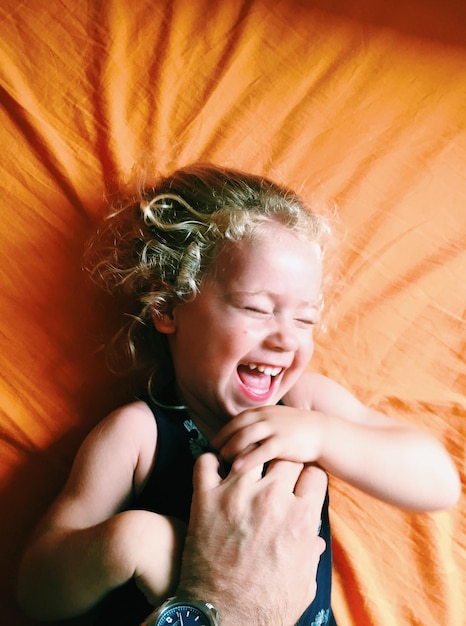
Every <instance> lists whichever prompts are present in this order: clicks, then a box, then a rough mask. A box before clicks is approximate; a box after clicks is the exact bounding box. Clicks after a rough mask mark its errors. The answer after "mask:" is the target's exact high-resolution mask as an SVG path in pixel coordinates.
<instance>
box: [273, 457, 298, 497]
mask: <svg viewBox="0 0 466 626" xmlns="http://www.w3.org/2000/svg"><path fill="white" fill-rule="evenodd" d="M302 470H303V464H302V463H296V462H295V461H283V460H281V459H274V460H273V461H271V462H270V463H269V464H268V467H267V471H266V473H265V478H267V479H268V480H273V481H277V482H279V483H280V485H282V486H283V488H284V490H286V491H289V492H290V493H293V492H294V491H295V488H296V483H297V481H298V479H299V476H300V475H301V472H302Z"/></svg>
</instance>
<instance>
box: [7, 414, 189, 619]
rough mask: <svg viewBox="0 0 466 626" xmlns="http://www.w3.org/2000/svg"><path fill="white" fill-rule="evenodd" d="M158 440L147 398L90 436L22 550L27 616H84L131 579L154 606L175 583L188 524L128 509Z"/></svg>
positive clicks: (21, 583) (20, 590) (23, 599)
mask: <svg viewBox="0 0 466 626" xmlns="http://www.w3.org/2000/svg"><path fill="white" fill-rule="evenodd" d="M156 442H157V428H156V423H155V420H154V418H153V415H152V413H151V412H150V409H149V408H148V407H147V406H146V405H145V404H144V403H135V404H133V405H129V406H127V407H125V408H123V409H121V410H119V411H116V412H115V413H113V414H112V415H110V416H109V417H108V418H107V419H105V420H104V421H103V422H102V423H101V424H99V425H98V426H97V427H96V428H95V429H94V430H93V431H92V432H91V433H90V435H89V436H88V437H87V438H86V440H85V442H84V443H83V445H82V446H81V448H80V450H79V452H78V454H77V456H76V459H75V462H74V464H73V468H72V471H71V474H70V477H69V480H68V482H67V484H66V486H65V488H64V489H63V491H62V493H61V494H60V495H59V497H58V498H57V500H56V501H55V502H54V503H53V504H52V506H51V508H50V510H49V512H48V513H47V514H46V516H45V517H44V519H43V520H42V521H41V523H40V524H39V527H38V528H37V530H36V532H35V533H34V536H33V538H32V540H31V541H30V543H29V545H28V547H27V549H26V551H25V553H24V556H23V559H22V562H21V566H20V572H19V581H18V597H19V600H20V603H21V605H22V607H23V609H24V610H25V611H26V612H27V613H29V614H30V615H32V616H34V617H35V618H38V619H60V618H68V617H72V616H74V615H78V614H80V613H83V612H85V611H86V610H88V609H90V608H92V607H93V606H94V605H96V604H97V603H98V602H99V601H100V600H101V599H102V598H103V597H104V596H105V595H106V594H107V593H108V592H109V591H111V590H112V589H114V588H115V587H118V586H120V585H122V584H123V583H125V582H126V581H127V580H129V579H130V578H132V577H133V576H134V577H135V578H136V579H137V582H138V584H139V586H140V588H141V589H142V590H143V591H144V592H145V593H146V596H147V597H148V600H149V601H150V602H154V603H156V602H158V600H159V599H160V598H162V597H164V596H165V595H166V594H167V592H169V591H170V590H171V589H173V588H174V587H175V586H176V582H177V580H178V567H179V562H180V560H181V548H182V544H183V541H184V535H185V525H184V524H183V523H182V522H179V521H177V520H174V519H170V518H166V517H163V516H160V515H156V514H155V513H149V512H147V511H123V512H122V509H123V508H124V507H125V505H127V504H128V503H129V501H130V498H131V497H132V496H133V495H134V494H135V493H137V492H138V491H139V490H140V489H141V488H142V487H143V485H144V481H145V480H146V479H147V477H148V475H149V473H150V470H151V468H152V465H153V462H154V459H155V449H156Z"/></svg>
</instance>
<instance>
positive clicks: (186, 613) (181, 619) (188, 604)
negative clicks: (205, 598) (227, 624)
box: [141, 597, 220, 626]
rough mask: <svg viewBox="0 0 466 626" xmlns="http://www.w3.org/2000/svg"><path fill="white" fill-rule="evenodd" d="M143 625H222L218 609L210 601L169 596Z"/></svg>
mask: <svg viewBox="0 0 466 626" xmlns="http://www.w3.org/2000/svg"><path fill="white" fill-rule="evenodd" d="M141 626H220V618H219V615H218V612H217V609H216V608H215V607H214V606H213V605H212V604H210V602H202V601H201V600H185V599H184V598H178V597H173V598H168V600H166V601H165V602H164V603H163V604H162V605H161V606H159V608H158V609H156V610H155V611H154V612H153V613H151V614H150V615H149V616H148V617H147V618H146V621H145V622H144V623H143V624H142V625H141Z"/></svg>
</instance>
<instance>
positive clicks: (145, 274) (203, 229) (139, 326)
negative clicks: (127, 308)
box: [90, 164, 331, 370]
mask: <svg viewBox="0 0 466 626" xmlns="http://www.w3.org/2000/svg"><path fill="white" fill-rule="evenodd" d="M270 222H279V223H281V224H283V225H284V226H286V227H287V228H290V229H291V230H292V231H293V232H295V233H296V234H297V235H298V236H299V237H302V238H305V239H306V240H308V241H309V242H314V243H317V244H318V245H319V247H320V249H321V252H322V255H323V254H324V251H325V247H326V243H327V242H328V240H329V239H330V236H331V226H330V221H329V219H328V218H327V217H326V216H324V215H323V214H319V213H314V212H312V211H311V210H310V209H309V208H308V207H307V206H306V204H305V203H304V201H303V200H302V199H301V198H300V197H299V196H298V195H297V194H296V193H294V192H293V191H291V190H290V189H287V188H285V187H282V186H280V185H278V184H276V183H274V182H272V181H271V180H268V179H266V178H263V177H261V176H256V175H252V174H247V173H244V172H241V171H238V170H234V169H229V168H224V167H218V166H214V165H210V164H195V165H190V166H187V167H184V168H181V169H179V170H177V171H175V172H174V173H173V174H171V175H170V176H167V177H164V178H161V179H160V180H159V182H158V184H157V185H155V186H154V187H150V188H145V189H142V190H141V191H140V192H139V193H138V195H137V197H132V198H130V199H128V200H126V201H121V202H120V204H119V206H118V208H116V209H114V210H113V211H112V213H111V214H110V215H109V216H108V218H107V219H106V221H105V223H104V226H103V228H102V229H101V230H100V231H99V232H98V234H97V236H96V238H95V239H94V241H93V242H92V245H91V248H92V251H93V259H94V260H93V263H92V267H91V268H90V270H91V275H92V277H93V279H94V280H95V281H96V282H98V283H100V284H101V285H102V286H103V287H104V288H105V289H107V290H108V291H109V292H111V293H115V291H116V290H122V291H123V293H126V294H129V295H131V296H132V297H134V298H135V299H136V301H137V303H138V305H137V309H138V310H137V312H136V314H135V315H131V317H130V319H129V321H128V323H127V325H126V326H125V328H124V329H122V331H121V332H120V333H119V339H122V340H123V343H124V347H125V348H124V351H125V352H126V355H127V356H129V358H130V364H131V366H132V367H142V368H148V369H149V370H151V369H154V367H155V366H156V365H157V363H158V361H160V360H166V357H167V351H166V349H164V345H162V344H163V342H164V341H165V338H164V337H160V336H158V337H157V335H158V333H157V331H156V330H155V328H154V326H153V323H152V316H153V315H162V314H164V313H166V312H169V311H170V310H171V309H172V308H173V307H174V306H175V305H176V304H179V303H181V302H188V301H190V300H192V299H193V298H195V297H196V294H197V293H198V292H199V288H200V285H201V283H202V280H203V278H204V277H205V276H206V275H207V274H208V272H209V271H210V270H211V268H212V267H213V262H214V260H215V258H216V255H217V254H218V252H219V251H220V249H221V247H222V245H223V244H224V243H225V242H238V241H241V240H243V239H245V238H248V239H250V240H253V239H254V238H255V237H257V236H258V235H259V234H260V232H261V231H262V230H263V226H264V224H267V223H270ZM161 341H162V344H161V343H160V342H161ZM154 342H155V343H154ZM143 353H145V354H143ZM163 355H164V356H165V359H163V358H161V357H162V356H163Z"/></svg>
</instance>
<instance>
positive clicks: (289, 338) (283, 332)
mask: <svg viewBox="0 0 466 626" xmlns="http://www.w3.org/2000/svg"><path fill="white" fill-rule="evenodd" d="M264 343H265V345H266V347H267V348H269V350H275V351H278V352H295V351H296V350H297V349H298V348H299V346H300V340H299V337H298V329H297V328H296V326H295V324H294V323H293V321H292V320H287V319H284V318H281V319H277V318H275V319H274V320H273V323H272V326H271V327H270V328H269V332H268V334H267V336H266V338H265V342H264Z"/></svg>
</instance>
